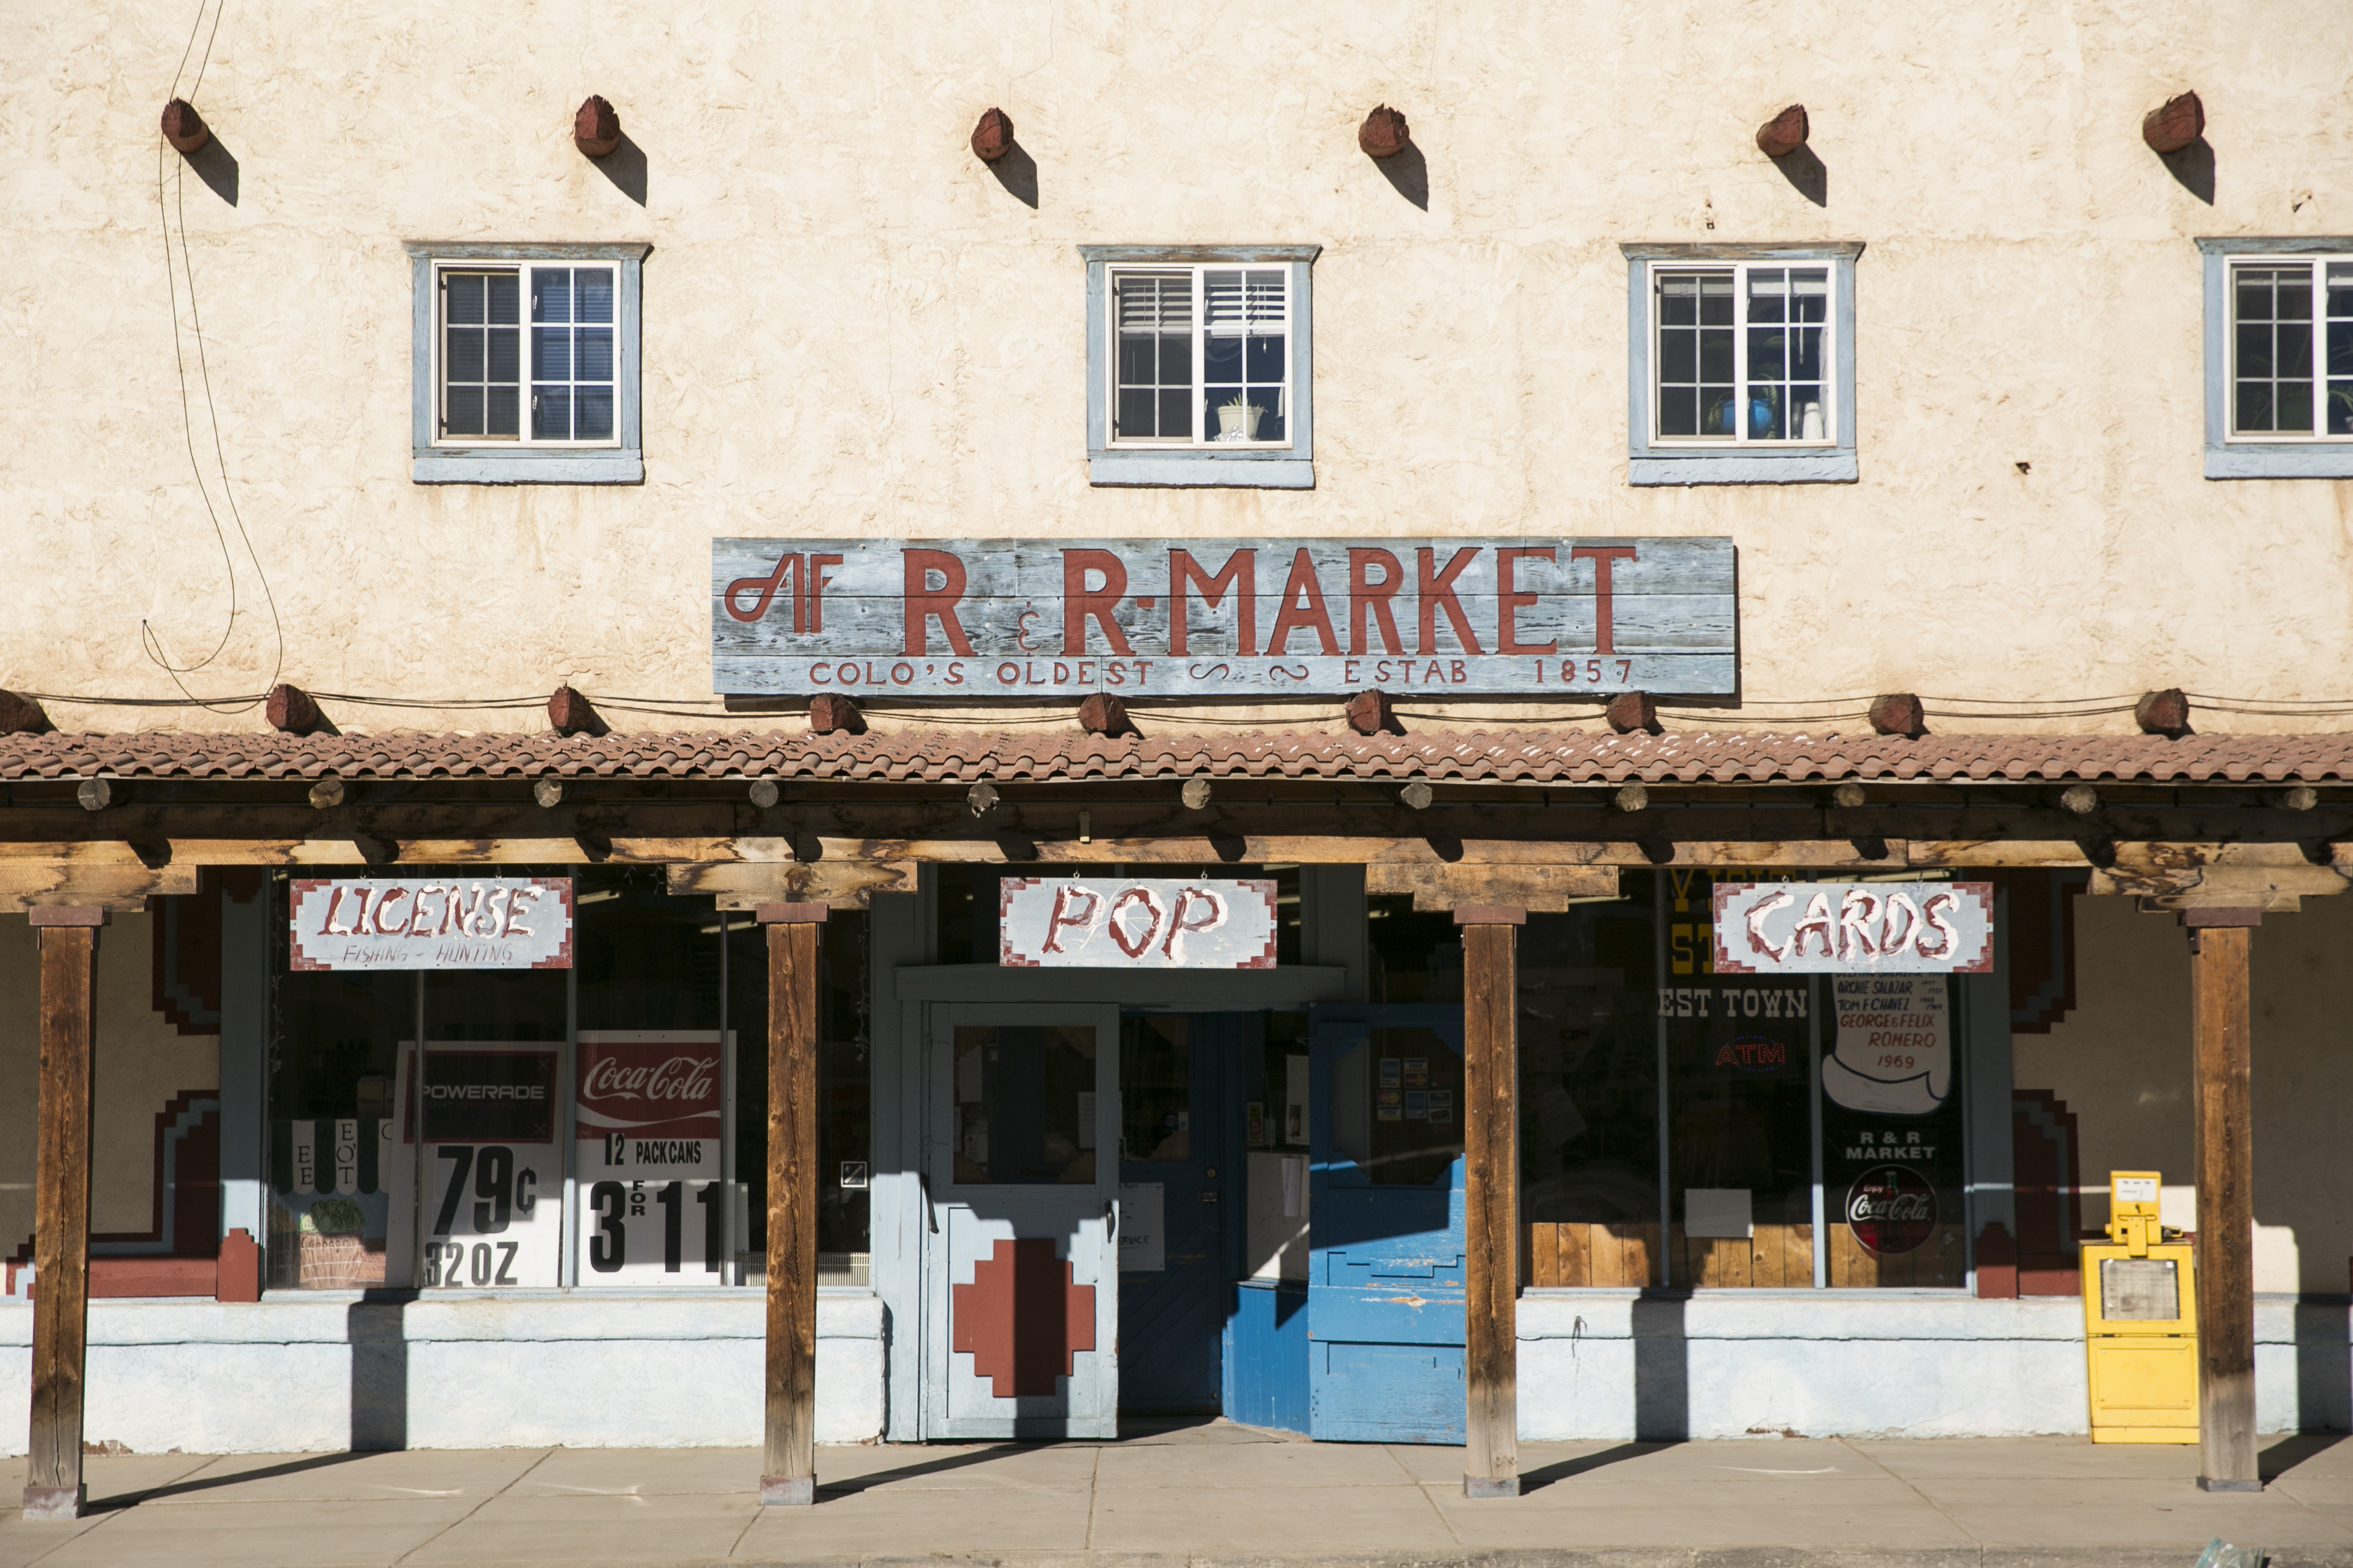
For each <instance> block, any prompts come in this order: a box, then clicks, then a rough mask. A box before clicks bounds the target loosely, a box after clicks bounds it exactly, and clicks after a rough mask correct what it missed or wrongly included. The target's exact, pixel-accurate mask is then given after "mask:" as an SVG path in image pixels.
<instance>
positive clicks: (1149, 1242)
mask: <svg viewBox="0 0 2353 1568" xmlns="http://www.w3.org/2000/svg"><path fill="white" fill-rule="evenodd" d="M1165 1192H1166V1186H1165V1184H1162V1183H1159V1182H1122V1183H1121V1184H1119V1271H1120V1272H1121V1273H1122V1274H1160V1273H1165V1272H1166V1270H1167V1268H1168V1241H1167V1237H1166V1233H1165V1232H1164V1231H1163V1230H1162V1228H1161V1220H1162V1218H1163V1213H1164V1210H1165V1209H1166V1203H1165V1202H1164V1201H1163V1194H1164V1193H1165Z"/></svg>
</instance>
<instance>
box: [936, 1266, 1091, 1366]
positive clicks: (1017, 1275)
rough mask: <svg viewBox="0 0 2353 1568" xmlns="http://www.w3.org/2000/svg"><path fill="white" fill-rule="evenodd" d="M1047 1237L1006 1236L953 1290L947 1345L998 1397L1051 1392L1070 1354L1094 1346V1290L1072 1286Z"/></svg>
mask: <svg viewBox="0 0 2353 1568" xmlns="http://www.w3.org/2000/svg"><path fill="white" fill-rule="evenodd" d="M1072 1281H1073V1276H1072V1274H1071V1265H1070V1262H1069V1260H1068V1259H1066V1258H1057V1257H1055V1256H1054V1241H1053V1238H1052V1237H1018V1238H1017V1237H999V1238H998V1239H997V1247H996V1250H995V1251H994V1252H992V1253H991V1254H990V1255H989V1256H988V1257H987V1258H983V1259H981V1260H980V1261H979V1262H977V1263H976V1264H974V1265H973V1269H972V1283H971V1284H969V1285H955V1286H951V1287H949V1292H948V1293H949V1297H950V1300H949V1319H950V1327H949V1334H950V1338H949V1347H950V1348H951V1349H953V1350H955V1351H956V1352H961V1353H965V1354H968V1355H970V1356H971V1357H972V1371H973V1375H974V1376H975V1377H985V1378H987V1379H988V1381H989V1384H990V1390H991V1392H992V1393H993V1394H995V1396H996V1397H997V1398H999V1399H1011V1398H1015V1397H1017V1396H1021V1395H1039V1394H1043V1395H1047V1396H1051V1395H1052V1394H1056V1393H1058V1392H1059V1391H1060V1390H1059V1388H1058V1386H1057V1384H1058V1381H1059V1380H1060V1379H1061V1378H1065V1377H1068V1376H1070V1375H1071V1365H1072V1358H1073V1357H1074V1356H1075V1355H1076V1354H1077V1353H1078V1352H1080V1351H1091V1350H1092V1349H1094V1348H1095V1288H1094V1287H1093V1286H1092V1285H1080V1284H1075V1283H1073V1282H1072Z"/></svg>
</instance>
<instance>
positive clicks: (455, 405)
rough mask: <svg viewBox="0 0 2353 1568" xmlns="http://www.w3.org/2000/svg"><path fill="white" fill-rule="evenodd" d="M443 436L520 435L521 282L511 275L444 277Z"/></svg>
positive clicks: (442, 332) (508, 273)
mask: <svg viewBox="0 0 2353 1568" xmlns="http://www.w3.org/2000/svg"><path fill="white" fill-rule="evenodd" d="M441 313H442V329H441V344H442V347H441V433H442V434H443V435H444V436H479V437H500V438H504V439H509V440H512V439H513V438H514V437H516V436H517V435H519V434H521V433H522V424H521V423H520V419H519V416H518V414H517V409H518V408H519V407H520V405H521V399H522V279H521V278H520V277H518V276H517V275H516V274H514V273H512V272H444V273H443V274H441Z"/></svg>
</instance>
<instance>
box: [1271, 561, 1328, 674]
mask: <svg viewBox="0 0 2353 1568" xmlns="http://www.w3.org/2000/svg"><path fill="white" fill-rule="evenodd" d="M1293 627H1298V628H1302V629H1304V630H1309V631H1313V632H1314V634H1315V637H1316V640H1317V642H1318V643H1319V644H1321V645H1322V647H1323V649H1324V655H1325V656H1326V657H1327V658H1328V657H1329V656H1331V655H1333V654H1335V653H1338V652H1339V651H1340V639H1339V637H1338V636H1337V635H1335V633H1334V632H1333V630H1332V615H1331V612H1330V611H1329V610H1327V609H1326V608H1324V584H1321V583H1319V582H1317V581H1316V580H1315V563H1314V560H1313V559H1312V558H1310V557H1309V555H1308V553H1307V552H1306V551H1304V550H1302V551H1298V552H1295V553H1293V556H1292V557H1291V575H1290V577H1289V578H1288V579H1286V580H1285V581H1284V583H1283V584H1282V609H1281V610H1280V611H1279V612H1277V613H1276V615H1275V617H1274V629H1273V630H1272V631H1271V632H1269V633H1267V634H1266V651H1267V652H1268V653H1269V654H1271V655H1272V656H1273V657H1274V658H1282V656H1283V655H1284V653H1285V652H1287V651H1288V650H1287V649H1286V648H1285V647H1283V645H1284V644H1285V643H1287V642H1289V641H1290V640H1291V633H1292V630H1293Z"/></svg>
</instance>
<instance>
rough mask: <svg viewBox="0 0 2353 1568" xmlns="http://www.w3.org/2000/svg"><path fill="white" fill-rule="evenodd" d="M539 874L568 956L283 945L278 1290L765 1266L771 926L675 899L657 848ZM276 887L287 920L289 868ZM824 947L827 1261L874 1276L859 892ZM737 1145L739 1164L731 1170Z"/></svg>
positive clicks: (276, 1003)
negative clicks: (570, 927) (479, 959)
mask: <svg viewBox="0 0 2353 1568" xmlns="http://www.w3.org/2000/svg"><path fill="white" fill-rule="evenodd" d="M320 874H321V875H323V876H329V877H333V878H341V879H368V878H390V877H393V876H396V875H405V876H407V877H408V878H410V879H414V878H415V876H416V875H417V874H416V873H414V872H409V873H396V872H394V871H391V870H385V871H374V870H371V869H369V868H353V869H350V870H343V871H322V873H320ZM431 874H432V873H429V872H428V873H427V875H431ZM496 874H497V875H503V876H519V875H529V874H533V873H531V872H529V871H525V870H521V869H518V868H500V871H499V872H498V873H496ZM537 874H541V875H546V876H551V877H559V878H565V879H569V881H570V882H571V885H572V897H573V907H574V912H575V924H574V942H573V961H574V962H573V966H572V967H571V968H569V969H560V970H514V971H491V972H484V971H470V972H448V971H435V972H427V973H423V974H421V975H420V974H419V973H414V972H404V973H345V972H329V971H317V970H293V969H291V968H290V963H289V962H288V957H287V955H286V954H285V953H284V952H281V953H280V956H279V960H278V962H277V963H274V964H273V965H272V970H273V974H274V983H273V984H274V995H273V1009H272V1016H273V1033H272V1039H271V1046H270V1073H269V1097H270V1110H269V1116H270V1123H269V1135H270V1147H269V1154H270V1158H269V1176H270V1186H271V1201H270V1205H269V1224H268V1226H267V1229H268V1233H269V1234H268V1280H269V1286H270V1288H271V1289H353V1288H365V1287H370V1286H392V1287H406V1286H409V1285H411V1284H412V1283H413V1284H415V1285H416V1286H417V1287H418V1288H422V1289H476V1288H481V1289H507V1288H514V1287H532V1286H542V1287H554V1286H558V1285H565V1286H579V1287H605V1288H614V1287H627V1288H641V1289H656V1288H677V1287H693V1288H708V1287H712V1286H723V1285H733V1284H737V1283H748V1282H752V1281H753V1280H756V1278H757V1273H758V1267H759V1258H760V1256H761V1251H760V1249H761V1248H762V1247H763V1246H764V1245H765V1236H764V1235H763V1234H762V1230H763V1226H761V1224H760V1217H761V1213H762V1210H761V1202H762V1198H763V1195H764V1193H763V1183H762V1181H761V1173H762V1172H763V1171H764V1170H765V1155H766V1146H765V1145H766V1137H765V1134H766V1105H767V1099H766V1097H767V1070H766V1064H767V1056H766V1052H767V1027H766V1019H767V984H766V983H767V965H766V953H765V932H763V931H762V930H761V929H760V928H759V927H757V926H756V925H754V923H752V921H751V918H750V917H749V916H748V915H745V914H724V913H722V912H721V911H720V910H718V909H717V908H716V907H715V902H714V900H712V898H710V897H708V896H701V897H680V896H673V895H672V894H670V891H669V890H668V883H667V879H666V876H665V874H664V873H663V872H662V871H661V870H660V869H659V868H647V867H583V868H568V867H557V868H546V869H544V870H543V871H541V872H539V873H537ZM459 875H463V874H462V873H460V874H459ZM482 875H484V876H485V877H487V876H490V875H492V873H482ZM275 896H276V898H277V900H278V901H279V919H278V921H277V925H276V929H277V930H278V931H280V932H283V931H285V930H286V918H287V911H288V883H287V880H286V879H284V878H282V877H281V878H280V879H278V881H277V884H276V893H275ZM820 951H821V952H822V953H823V955H824V958H823V963H824V973H823V976H822V979H821V982H820V988H819V996H818V1017H819V1027H820V1034H821V1044H820V1063H819V1094H820V1098H821V1100H822V1117H823V1120H822V1123H821V1128H820V1133H819V1150H820V1154H821V1157H822V1159H823V1161H824V1170H825V1175H826V1180H825V1185H824V1188H823V1190H822V1192H821V1194H820V1201H819V1210H818V1212H819V1230H818V1245H819V1267H820V1271H821V1273H822V1274H823V1275H824V1276H825V1277H826V1278H828V1280H829V1281H831V1282H837V1283H839V1282H851V1281H855V1282H859V1283H863V1282H864V1279H865V1258H866V1245H867V1244H866V1236H867V1223H868V1220H867V1194H866V1181H867V1179H866V1160H867V1157H868V1146H867V1130H868V1125H869V1121H870V1115H869V1109H868V1094H869V1082H870V1078H869V1071H868V1056H869V1048H868V1029H867V1022H866V1021H867V1012H868V1000H867V992H866V984H865V981H866V968H865V966H866V921H865V916H864V914H863V913H862V912H860V911H842V912H840V913H839V914H838V915H837V917H836V918H835V920H834V921H832V922H831V924H830V925H829V926H828V928H827V930H826V931H825V934H824V937H823V939H822V942H821V947H820ZM730 982H732V984H730ZM420 1026H421V1029H422V1034H423V1037H424V1038H425V1041H426V1058H425V1062H424V1070H423V1083H422V1094H421V1096H417V1091H416V1090H415V1089H412V1088H411V1084H412V1081H413V1080H412V1077H411V1075H412V1074H413V1073H414V1071H415V1068H416V1047H415V1041H416V1040H417V1037H418V1034H419V1032H420ZM731 1041H732V1044H733V1052H732V1054H731V1052H730V1050H729V1045H730V1043H731ZM419 1098H421V1100H422V1103H423V1106H424V1121H423V1127H422V1132H423V1154H424V1158H423V1160H422V1162H421V1163H420V1162H419V1161H418V1160H417V1159H416V1158H415V1157H414V1155H415V1151H416V1148H417V1145H416V1144H415V1143H414V1142H412V1141H411V1140H412V1138H413V1136H414V1132H415V1125H414V1124H415V1121H416V1112H415V1109H414V1107H415V1105H416V1103H417V1099H419ZM730 1129H732V1130H733V1136H732V1138H731V1136H730ZM730 1142H733V1145H734V1147H733V1176H734V1179H735V1181H736V1182H739V1183H741V1184H742V1185H741V1186H739V1187H736V1188H735V1189H734V1190H733V1191H732V1192H731V1190H730V1182H729V1176H730V1168H729V1163H728V1154H729V1150H728V1147H727V1145H728V1144H729V1143H730ZM747 1268H748V1270H749V1272H750V1274H751V1277H752V1279H749V1280H747V1279H745V1273H746V1270H747Z"/></svg>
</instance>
